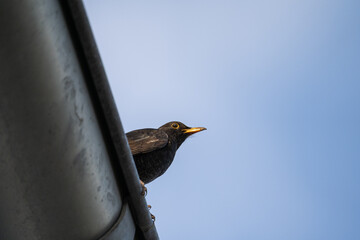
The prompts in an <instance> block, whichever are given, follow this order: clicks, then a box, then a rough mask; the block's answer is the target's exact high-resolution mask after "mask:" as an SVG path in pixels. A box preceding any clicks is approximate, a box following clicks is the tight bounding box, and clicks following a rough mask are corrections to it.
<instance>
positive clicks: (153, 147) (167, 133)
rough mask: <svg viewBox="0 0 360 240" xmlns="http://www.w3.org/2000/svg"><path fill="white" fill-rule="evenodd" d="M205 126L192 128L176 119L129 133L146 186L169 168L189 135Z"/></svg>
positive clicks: (140, 176)
mask: <svg viewBox="0 0 360 240" xmlns="http://www.w3.org/2000/svg"><path fill="white" fill-rule="evenodd" d="M204 130H206V128H204V127H193V128H192V127H188V126H186V125H185V124H183V123H182V122H179V121H172V122H168V123H166V124H164V125H162V126H161V127H159V128H158V129H154V128H145V129H138V130H134V131H131V132H128V133H126V137H127V140H128V143H129V146H130V150H131V153H132V155H133V158H134V161H135V165H136V169H137V171H138V174H139V178H140V180H141V185H142V187H144V188H145V184H147V183H150V182H152V181H154V180H155V179H156V178H158V177H160V176H161V175H163V174H164V173H165V172H166V170H167V169H168V168H169V167H170V165H171V163H172V162H173V160H174V157H175V153H176V151H177V150H178V149H179V147H180V146H181V144H182V143H183V142H184V141H185V140H186V139H187V138H188V137H189V136H191V135H192V134H194V133H198V132H201V131H204ZM145 189H146V188H145Z"/></svg>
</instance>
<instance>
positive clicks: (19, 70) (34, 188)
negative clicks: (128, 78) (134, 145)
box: [0, 0, 159, 240]
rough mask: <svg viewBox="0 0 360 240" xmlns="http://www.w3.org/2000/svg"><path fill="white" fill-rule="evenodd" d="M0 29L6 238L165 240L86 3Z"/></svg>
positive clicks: (32, 7)
mask: <svg viewBox="0 0 360 240" xmlns="http://www.w3.org/2000/svg"><path fill="white" fill-rule="evenodd" d="M0 26H1V29H2V30H1V32H0V239H11V240H22V239H27V240H35V239H36V240H38V239H52V240H62V239H67V240H81V239H84V240H88V239H101V240H115V239H159V237H158V234H157V231H156V228H155V225H154V223H153V222H152V220H151V217H150V213H149V211H148V209H147V204H146V200H145V198H144V197H143V196H141V194H140V193H141V187H140V184H139V178H138V174H137V171H136V168H135V164H134V162H133V159H132V156H131V152H130V150H129V147H128V144H127V140H126V137H125V134H124V131H123V127H122V125H121V121H120V118H119V115H118V112H117V108H116V106H115V103H114V100H113V97H112V94H111V89H110V87H109V84H108V81H107V78H106V75H105V72H104V69H103V66H102V63H101V59H100V56H99V53H98V50H97V47H96V44H95V41H94V38H93V36H92V32H91V28H90V26H89V23H88V19H87V17H86V13H85V10H84V7H83V4H82V2H81V1H79V0H75V1H74V0H73V1H71V0H66V1H62V0H26V1H25V0H24V1H0Z"/></svg>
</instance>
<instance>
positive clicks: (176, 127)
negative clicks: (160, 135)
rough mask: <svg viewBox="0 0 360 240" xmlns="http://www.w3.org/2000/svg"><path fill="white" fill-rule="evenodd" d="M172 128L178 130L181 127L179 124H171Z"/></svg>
mask: <svg viewBox="0 0 360 240" xmlns="http://www.w3.org/2000/svg"><path fill="white" fill-rule="evenodd" d="M171 127H172V128H173V129H178V128H179V127H180V126H179V124H177V123H173V124H171Z"/></svg>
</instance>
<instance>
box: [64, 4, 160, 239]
mask: <svg viewBox="0 0 360 240" xmlns="http://www.w3.org/2000/svg"><path fill="white" fill-rule="evenodd" d="M63 9H64V12H69V13H70V14H69V16H70V17H71V18H72V19H69V20H71V25H73V26H75V31H74V34H73V35H72V36H73V39H74V38H77V39H74V41H78V45H77V46H78V47H79V49H78V52H79V54H84V57H83V58H84V60H85V61H86V65H87V71H88V73H89V75H90V76H91V78H88V79H89V80H90V81H92V82H91V83H90V84H92V85H93V86H94V88H95V91H94V93H95V94H96V96H93V101H95V102H96V104H95V105H97V106H98V107H99V109H98V110H99V111H101V117H104V118H105V119H104V120H105V123H104V124H103V125H104V126H106V127H107V133H108V134H109V135H110V138H111V140H112V141H111V144H112V145H113V147H114V149H115V151H116V155H117V159H118V161H119V163H120V168H121V172H122V175H123V176H124V178H125V179H126V186H127V189H128V191H129V195H130V202H131V208H132V210H133V213H134V216H135V220H136V222H137V226H138V227H139V228H140V229H141V231H142V233H143V234H144V238H145V239H149V240H150V239H151V240H153V239H154V240H155V239H159V237H158V234H157V231H156V228H155V225H154V223H153V221H152V219H151V216H150V213H149V210H148V208H147V203H146V200H145V198H144V197H143V196H141V194H140V193H141V186H140V183H139V176H138V173H137V170H136V167H135V163H134V160H133V158H132V155H131V151H130V149H129V146H128V143H127V139H126V136H125V133H124V130H123V127H122V124H121V121H120V117H119V114H118V112H117V108H116V105H115V102H114V99H113V96H112V93H111V89H110V86H109V83H108V80H107V77H106V74H105V71H104V68H103V65H102V62H101V58H100V55H99V52H98V49H97V47H96V43H95V40H94V36H93V34H92V31H91V28H90V24H89V21H88V18H87V16H86V12H85V9H84V6H83V3H82V1H81V0H67V1H66V4H63ZM75 34H77V36H76V35H75Z"/></svg>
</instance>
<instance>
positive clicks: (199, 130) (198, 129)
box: [182, 127, 206, 134]
mask: <svg viewBox="0 0 360 240" xmlns="http://www.w3.org/2000/svg"><path fill="white" fill-rule="evenodd" d="M204 130H206V128H204V127H195V128H188V129H183V130H182V131H183V132H184V133H188V134H193V133H197V132H201V131H204Z"/></svg>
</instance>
